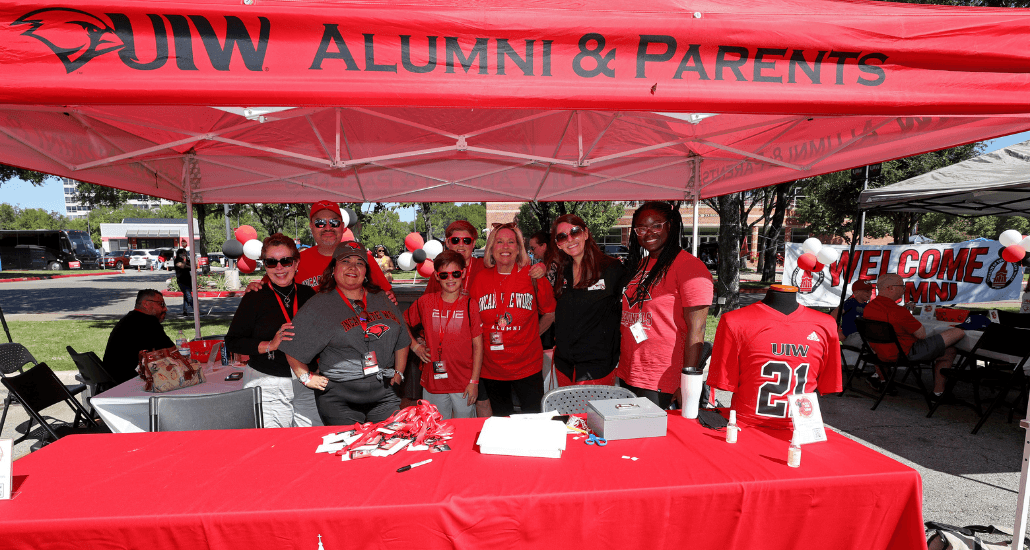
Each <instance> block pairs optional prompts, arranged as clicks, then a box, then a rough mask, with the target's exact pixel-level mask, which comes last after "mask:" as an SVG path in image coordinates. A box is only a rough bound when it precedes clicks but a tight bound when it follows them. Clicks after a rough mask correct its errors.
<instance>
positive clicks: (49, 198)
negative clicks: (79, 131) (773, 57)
mask: <svg viewBox="0 0 1030 550" xmlns="http://www.w3.org/2000/svg"><path fill="white" fill-rule="evenodd" d="M1028 139H1030V132H1023V133H1019V134H1013V135H1011V136H1005V137H1000V138H997V139H992V140H990V141H988V142H987V144H988V145H987V151H986V152H988V153H989V152H991V151H997V150H998V149H1001V148H1002V147H1008V146H1009V145H1012V144H1014V143H1020V142H1022V141H1026V140H1028ZM0 202H6V203H8V204H13V205H15V206H19V207H21V208H43V209H45V210H55V211H57V212H61V213H63V212H64V188H63V187H62V186H61V182H60V180H58V179H56V178H50V179H48V180H47V183H46V184H44V185H43V186H41V187H33V186H32V184H29V183H26V182H23V181H21V180H11V181H9V182H7V183H4V184H3V186H0ZM399 213H400V216H401V220H402V221H411V220H413V219H415V209H414V208H402V209H400V210H399Z"/></svg>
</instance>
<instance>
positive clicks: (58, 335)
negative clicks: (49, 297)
mask: <svg viewBox="0 0 1030 550" xmlns="http://www.w3.org/2000/svg"><path fill="white" fill-rule="evenodd" d="M229 322H230V319H212V320H201V327H200V332H201V334H202V335H204V336H211V335H214V334H225V332H226V331H227V330H229ZM115 323H117V321H93V320H82V321H79V320H61V321H8V322H7V325H8V326H9V327H10V329H11V337H12V338H14V341H15V342H18V343H19V344H22V345H23V346H25V347H26V348H28V350H29V352H31V353H32V356H33V357H35V358H36V360H37V361H42V362H45V363H46V364H47V365H49V366H50V368H52V369H54V370H75V363H72V359H71V357H69V356H68V350H66V349H65V346H71V347H73V348H75V351H77V352H79V353H85V352H87V351H92V352H94V353H96V354H97V355H98V356H100V358H101V359H102V358H103V357H104V348H106V347H107V336H108V335H109V334H111V329H113V328H114V325H115ZM162 326H164V329H165V333H166V334H168V337H169V338H171V339H172V341H175V336H176V333H177V332H178V331H180V330H181V331H183V334H185V335H186V337H187V338H190V339H192V338H193V318H192V317H190V318H176V319H172V318H168V319H165V321H164V323H162ZM4 336H6V335H2V336H0V337H4ZM4 340H6V338H4Z"/></svg>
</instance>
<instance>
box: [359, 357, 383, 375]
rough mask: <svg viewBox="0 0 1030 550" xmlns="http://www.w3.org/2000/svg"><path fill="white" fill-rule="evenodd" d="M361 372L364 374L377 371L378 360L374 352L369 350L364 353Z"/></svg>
mask: <svg viewBox="0 0 1030 550" xmlns="http://www.w3.org/2000/svg"><path fill="white" fill-rule="evenodd" d="M362 372H363V373H364V374H365V376H368V375H370V374H375V373H377V372H379V360H378V359H377V358H376V352H374V351H370V352H368V353H366V354H365V359H364V362H363V363H362Z"/></svg>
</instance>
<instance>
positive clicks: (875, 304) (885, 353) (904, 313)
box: [862, 296, 923, 361]
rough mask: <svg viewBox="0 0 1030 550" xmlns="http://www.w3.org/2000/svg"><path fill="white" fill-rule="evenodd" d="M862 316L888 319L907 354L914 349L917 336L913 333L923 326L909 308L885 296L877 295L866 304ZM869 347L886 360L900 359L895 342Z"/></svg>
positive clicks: (872, 318)
mask: <svg viewBox="0 0 1030 550" xmlns="http://www.w3.org/2000/svg"><path fill="white" fill-rule="evenodd" d="M862 317H863V318H865V319H871V320H873V321H886V322H888V323H890V324H891V326H893V327H894V332H895V333H896V334H897V335H898V343H900V344H901V349H903V350H905V354H906V355H908V352H909V350H910V349H912V344H915V343H916V337H915V336H913V334H914V333H915V332H916V331H918V330H919V329H921V328H923V324H922V323H920V322H919V319H916V318H915V316H914V315H912V314H911V313H909V311H908V310H907V309H905V308H904V307H902V306H899V305H898V304H897V302H895V301H894V300H891V299H890V298H884V297H883V296H877V297H876V298H873V299H872V301H870V302H869V303H868V304H866V306H865V309H864V310H862ZM869 347H871V348H873V351H874V352H876V355H877V356H878V357H879V358H880V359H883V360H884V361H896V360H897V359H898V347H897V346H895V345H894V344H873V343H870V344H869Z"/></svg>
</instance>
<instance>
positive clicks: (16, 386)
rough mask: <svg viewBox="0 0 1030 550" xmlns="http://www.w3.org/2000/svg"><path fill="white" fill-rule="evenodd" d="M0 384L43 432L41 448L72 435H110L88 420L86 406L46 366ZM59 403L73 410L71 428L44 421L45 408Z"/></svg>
mask: <svg viewBox="0 0 1030 550" xmlns="http://www.w3.org/2000/svg"><path fill="white" fill-rule="evenodd" d="M0 383H3V385H4V387H6V388H7V391H9V392H11V394H13V395H14V396H15V397H16V398H17V399H18V401H19V402H20V403H21V404H22V406H23V407H25V410H26V411H27V412H28V413H29V415H30V416H31V417H32V418H33V419H34V420H35V421H36V422H39V424H40V425H41V426H43V429H44V430H46V433H47V435H49V438H48V437H44V438H43V439H42V440H41V442H42V444H43V445H47V444H49V443H52V442H53V441H57V440H58V439H60V438H62V437H64V436H66V435H71V434H74V433H109V432H110V430H108V429H107V428H106V427H104V426H101V425H100V424H98V423H97V422H96V421H94V420H93V419H92V418H90V416H89V414H87V413H86V409H85V407H83V406H82V404H81V403H79V402H78V401H77V400H76V399H75V396H73V395H72V394H71V393H70V392H69V391H68V388H67V387H66V386H65V385H64V384H63V383H61V380H60V379H58V378H57V375H56V374H54V371H52V370H50V367H48V366H47V364H46V363H39V364H38V365H36V366H34V367H32V368H31V369H29V370H27V371H25V372H24V373H22V374H18V375H14V376H5V377H4V378H0ZM62 401H63V402H64V403H65V404H67V405H68V406H69V407H71V409H72V410H73V411H75V422H74V423H73V424H72V425H71V426H69V425H67V424H65V423H63V422H62V423H60V424H58V423H54V424H51V423H50V422H47V417H44V416H43V410H44V409H47V408H49V407H51V406H53V405H56V404H58V403H60V402H62ZM80 421H85V422H86V425H85V426H83V427H81V428H80V427H79V422H80ZM28 436H29V434H28V433H26V434H25V435H24V436H22V437H21V438H19V439H18V441H21V440H23V439H25V438H26V437H28Z"/></svg>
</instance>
